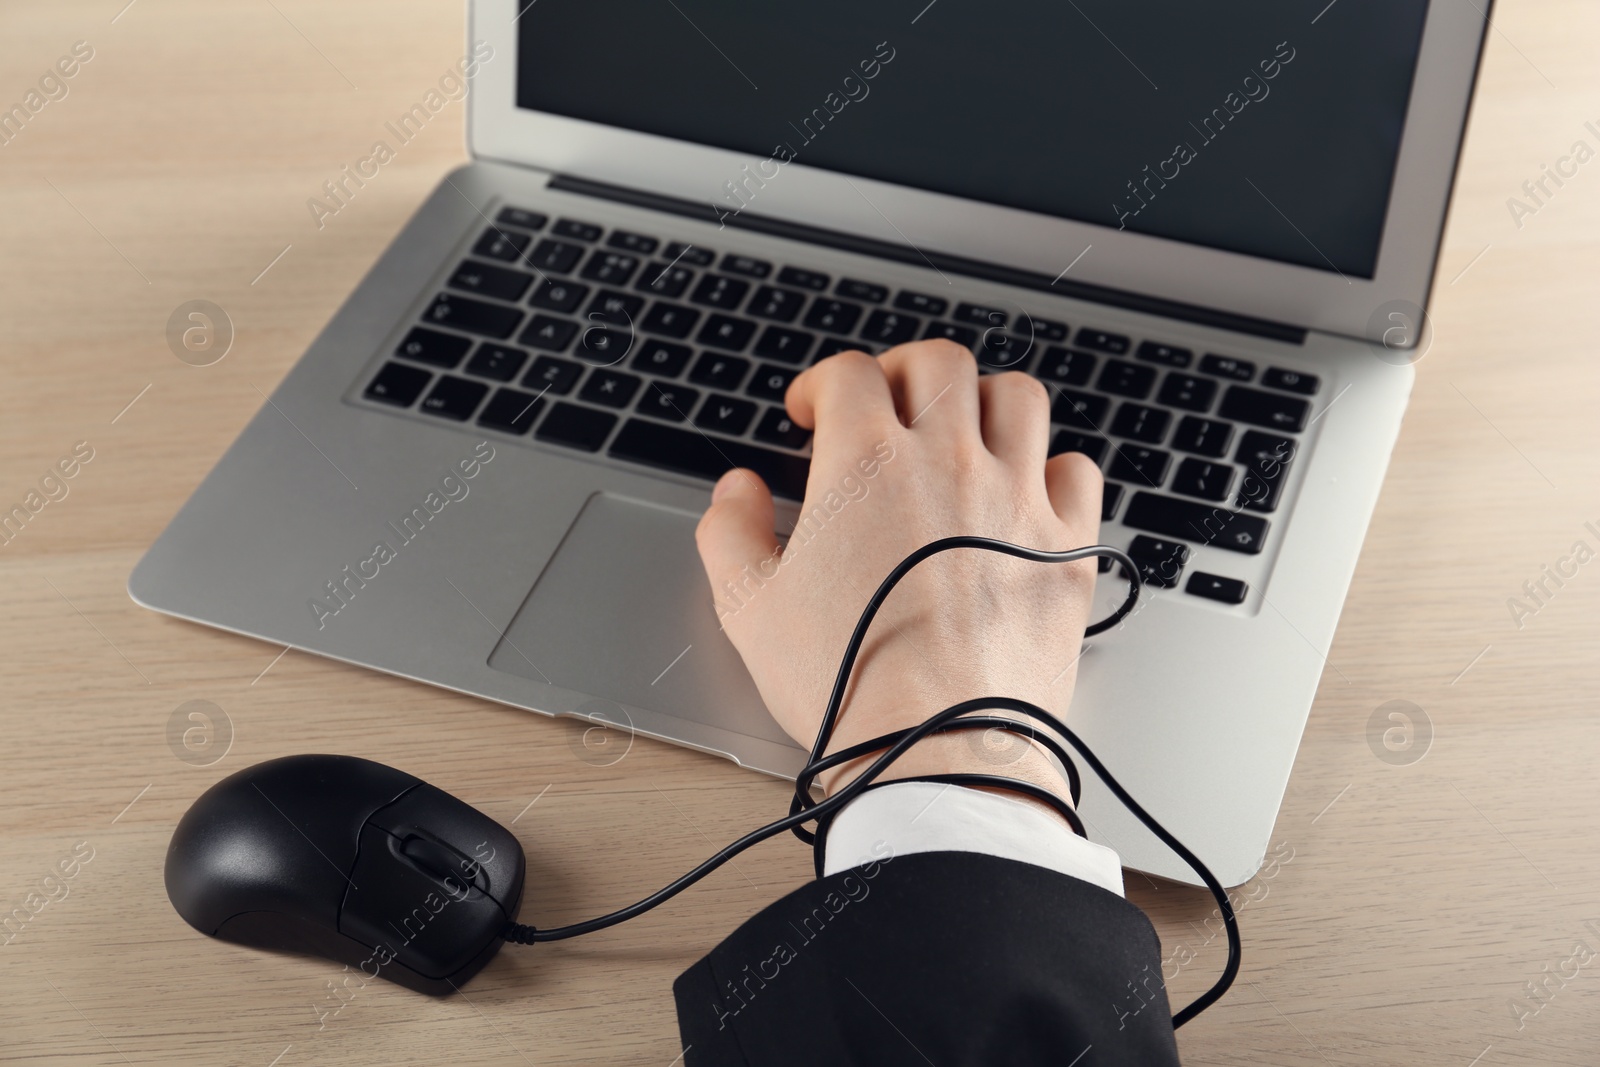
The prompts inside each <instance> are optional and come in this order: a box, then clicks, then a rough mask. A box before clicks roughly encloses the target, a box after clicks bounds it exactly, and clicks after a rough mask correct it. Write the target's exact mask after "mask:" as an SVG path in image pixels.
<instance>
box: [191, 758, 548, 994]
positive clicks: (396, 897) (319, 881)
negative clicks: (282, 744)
mask: <svg viewBox="0 0 1600 1067" xmlns="http://www.w3.org/2000/svg"><path fill="white" fill-rule="evenodd" d="M524 873H525V861H524V857H523V854H522V845H521V844H520V843H518V841H517V839H516V838H515V837H514V836H512V834H511V832H510V831H509V830H507V829H506V828H505V827H503V826H501V825H500V824H499V823H497V822H495V821H494V820H493V819H491V818H489V817H488V816H487V815H484V814H483V813H482V812H480V811H478V810H477V809H475V808H473V807H471V806H470V805H467V804H465V803H463V802H462V801H460V800H457V799H456V798H455V797H453V796H451V795H450V794H448V793H446V792H444V791H443V790H441V789H436V788H435V787H433V786H431V785H429V784H428V783H426V782H424V781H422V780H421V779H419V778H416V777H414V776H412V775H409V774H406V773H405V772H404V771H397V770H395V769H394V768H393V767H385V766H384V765H383V764H381V763H374V762H372V761H371V760H365V759H358V758H357V757H354V756H326V755H306V756H285V757H283V758H281V759H274V760H268V761H266V762H265V763H258V764H256V765H255V766H253V767H247V768H245V769H244V770H242V771H239V772H237V773H236V774H233V775H230V776H229V777H227V778H224V779H223V780H222V781H220V782H218V783H217V784H216V785H214V786H212V787H211V788H210V789H208V790H206V791H205V792H204V793H202V794H201V795H200V797H199V799H197V800H196V801H195V802H194V804H193V805H192V806H191V807H190V808H189V810H188V811H187V812H185V813H184V816H183V818H182V819H181V820H179V822H178V828H177V830H176V831H174V832H173V835H172V842H171V844H170V845H168V846H167V863H166V883H167V896H168V898H169V899H171V901H172V906H173V907H174V908H176V909H177V911H178V914H179V915H181V916H182V917H183V919H184V921H186V922H187V923H188V924H189V925H190V926H193V927H194V928H195V929H196V930H199V931H200V932H201V933H203V934H208V935H210V936H212V937H218V938H222V939H223V940H227V941H235V942H238V943H240V944H245V945H252V946H256V947H260V948H269V949H276V950H280V951H289V952H302V953H310V954H313V955H317V956H324V957H327V958H328V959H332V960H335V961H337V962H340V963H345V964H348V965H349V966H351V967H358V968H360V969H361V971H362V972H363V973H365V974H366V975H367V976H368V977H369V978H377V977H382V978H387V979H388V980H390V981H392V982H396V983H398V984H400V985H402V986H405V987H407V988H409V989H415V990H418V991H419V992H423V993H431V994H435V995H442V994H447V993H449V992H451V991H452V990H453V989H455V988H456V987H458V986H460V985H461V984H462V983H463V982H465V981H467V979H469V978H471V977H472V976H473V975H474V974H476V973H477V972H478V971H479V970H480V969H481V968H482V967H483V965H484V964H485V963H487V962H489V959H490V958H491V957H492V956H493V955H494V954H495V952H496V950H498V949H499V947H500V943H501V940H502V934H503V933H504V932H505V929H506V926H507V924H508V923H510V922H512V921H514V920H515V919H516V916H517V910H518V908H519V907H520V906H521V903H522V883H523V876H524Z"/></svg>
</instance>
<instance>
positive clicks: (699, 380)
mask: <svg viewBox="0 0 1600 1067" xmlns="http://www.w3.org/2000/svg"><path fill="white" fill-rule="evenodd" d="M749 372H750V361H749V360H748V359H741V358H740V357H738V356H725V355H723V354H722V353H721V352H702V353H700V358H699V359H697V360H696V361H695V364H694V369H693V370H691V371H690V372H689V380H690V381H691V382H694V383H695V384H696V385H708V386H710V387H711V388H713V389H737V388H739V383H740V382H742V381H744V376H745V375H746V374H748V373H749Z"/></svg>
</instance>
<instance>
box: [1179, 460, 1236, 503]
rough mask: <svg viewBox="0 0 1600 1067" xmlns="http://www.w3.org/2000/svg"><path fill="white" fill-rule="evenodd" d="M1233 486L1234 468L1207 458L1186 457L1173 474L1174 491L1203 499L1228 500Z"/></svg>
mask: <svg viewBox="0 0 1600 1067" xmlns="http://www.w3.org/2000/svg"><path fill="white" fill-rule="evenodd" d="M1232 487H1233V468H1232V467H1230V466H1228V465H1227V464H1226V463H1212V462H1211V461H1210V460H1206V459H1193V458H1190V459H1186V460H1184V461H1183V462H1182V463H1180V464H1178V473H1177V474H1175V475H1173V476H1172V491H1173V492H1174V493H1182V494H1183V495H1184V496H1197V497H1199V498H1200V499H1201V500H1226V499H1227V498H1228V490H1229V489H1231V488H1232Z"/></svg>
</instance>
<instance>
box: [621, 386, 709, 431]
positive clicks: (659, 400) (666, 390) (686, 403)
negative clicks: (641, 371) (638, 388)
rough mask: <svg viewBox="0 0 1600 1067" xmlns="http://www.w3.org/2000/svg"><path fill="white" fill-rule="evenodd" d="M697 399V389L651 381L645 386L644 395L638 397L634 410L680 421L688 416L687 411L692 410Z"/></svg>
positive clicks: (658, 417) (651, 415) (654, 416)
mask: <svg viewBox="0 0 1600 1067" xmlns="http://www.w3.org/2000/svg"><path fill="white" fill-rule="evenodd" d="M699 399H700V391H699V390H698V389H690V388H689V387H688V386H686V385H674V384H672V383H671V382H651V383H650V384H649V385H647V386H645V388H644V395H643V396H641V397H640V398H639V406H638V408H637V409H636V410H637V411H638V412H639V414H641V415H649V416H650V417H652V418H656V419H666V420H667V421H668V422H682V421H683V420H684V419H687V418H688V417H689V412H691V411H693V410H694V405H695V401H697V400H699Z"/></svg>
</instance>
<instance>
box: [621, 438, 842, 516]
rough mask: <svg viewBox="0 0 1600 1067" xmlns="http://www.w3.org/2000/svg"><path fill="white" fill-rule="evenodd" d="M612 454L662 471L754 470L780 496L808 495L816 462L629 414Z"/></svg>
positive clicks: (712, 475) (700, 474)
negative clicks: (812, 462) (743, 468)
mask: <svg viewBox="0 0 1600 1067" xmlns="http://www.w3.org/2000/svg"><path fill="white" fill-rule="evenodd" d="M611 455H613V456H616V457H617V458H619V459H627V460H632V461H633V462H635V463H643V464H647V465H649V466H652V467H657V468H660V469H662V470H669V471H675V472H677V473H679V474H687V475H690V476H692V477H696V478H705V479H707V480H715V479H717V478H719V477H721V476H722V475H723V474H725V473H727V472H728V471H729V470H732V469H733V468H734V467H745V468H748V469H750V470H753V471H755V472H756V473H757V474H758V475H760V476H761V478H762V480H763V481H765V482H766V483H767V485H768V486H769V487H771V489H772V491H773V492H774V493H776V494H778V495H779V496H782V497H786V498H788V499H790V500H803V499H805V495H806V475H807V473H808V472H809V471H810V469H811V461H810V460H808V459H806V458H805V457H804V456H795V455H790V454H789V453H786V452H774V451H772V450H771V449H766V448H761V447H758V446H756V445H752V444H748V443H746V442H744V441H735V440H731V439H728V438H719V439H717V440H715V441H713V440H711V439H710V438H708V437H706V436H705V434H703V433H701V432H699V431H698V430H685V429H680V428H679V427H676V426H665V425H662V424H661V423H658V422H649V421H647V420H645V419H629V420H628V421H627V423H625V424H624V425H623V427H622V429H621V430H620V431H618V433H617V439H616V440H615V441H613V442H612V443H611Z"/></svg>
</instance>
